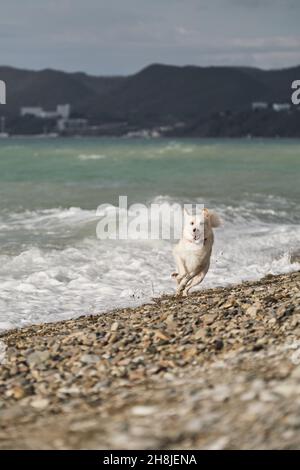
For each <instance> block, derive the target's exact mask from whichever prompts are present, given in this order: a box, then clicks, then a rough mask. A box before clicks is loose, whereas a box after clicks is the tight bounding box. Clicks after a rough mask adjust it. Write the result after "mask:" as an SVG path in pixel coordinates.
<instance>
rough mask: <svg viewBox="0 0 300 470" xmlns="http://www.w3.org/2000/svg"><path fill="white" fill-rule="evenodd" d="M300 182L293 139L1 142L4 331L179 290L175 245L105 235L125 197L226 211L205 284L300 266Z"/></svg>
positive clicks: (0, 311)
mask: <svg viewBox="0 0 300 470" xmlns="http://www.w3.org/2000/svg"><path fill="white" fill-rule="evenodd" d="M299 183H300V140H296V139H295V140H294V139H287V140H285V139H129V138H127V139H126V138H98V139H96V138H65V139H63V138H46V137H44V138H25V137H24V138H21V137H19V138H7V139H4V138H3V139H0V331H1V330H2V331H3V330H7V329H11V328H19V327H23V326H25V325H30V324H36V323H45V322H52V321H59V320H64V319H69V318H75V317H78V316H81V315H88V314H91V315H92V314H96V313H101V312H103V313H104V312H109V311H110V310H112V309H114V308H117V307H122V306H130V305H137V304H141V303H143V302H149V301H151V299H152V298H154V297H158V296H160V295H161V294H171V293H173V292H174V287H175V286H174V282H173V280H172V279H171V277H170V274H171V272H172V271H174V268H175V266H174V261H173V257H172V246H173V243H174V241H172V240H171V241H170V240H145V239H136V240H111V239H106V240H103V239H99V238H98V237H97V234H96V228H97V224H98V222H99V214H98V213H97V208H98V207H99V206H100V205H102V204H111V205H113V206H118V203H119V196H120V195H123V196H127V198H128V205H131V204H133V203H140V204H144V205H146V206H147V207H150V205H151V203H165V204H170V205H171V204H174V203H179V204H184V203H199V204H205V206H206V207H208V208H209V209H211V210H214V211H215V212H216V213H218V214H219V216H220V217H221V219H222V226H221V227H220V228H218V229H216V230H215V245H214V250H213V255H212V263H211V268H210V270H209V272H208V274H207V276H206V278H205V280H204V282H203V283H202V284H201V286H200V287H199V288H200V289H205V288H209V287H215V286H226V285H230V284H234V283H238V282H241V281H244V280H255V279H260V278H262V277H263V276H265V275H266V274H269V273H272V274H277V273H286V272H290V271H293V270H296V269H299V268H300V265H299V263H296V262H295V263H292V262H291V255H292V254H293V253H294V252H297V251H299V249H300V226H299V221H300V214H299V203H300V193H299V187H300V184H299Z"/></svg>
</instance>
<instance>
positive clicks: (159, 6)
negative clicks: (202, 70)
mask: <svg viewBox="0 0 300 470" xmlns="http://www.w3.org/2000/svg"><path fill="white" fill-rule="evenodd" d="M153 62H160V63H168V64H177V65H185V64H195V65H220V64H225V65H251V66H258V67H263V68H280V67H286V66H292V65H299V64H300V0H9V1H5V4H4V2H3V0H2V1H0V63H1V65H13V66H18V67H24V68H28V69H42V68H46V67H51V68H57V69H62V70H67V71H75V70H83V71H86V72H89V73H93V74H101V75H102V74H105V75H108V74H128V73H133V72H136V71H138V70H140V69H141V68H143V67H144V66H146V65H148V64H150V63H153Z"/></svg>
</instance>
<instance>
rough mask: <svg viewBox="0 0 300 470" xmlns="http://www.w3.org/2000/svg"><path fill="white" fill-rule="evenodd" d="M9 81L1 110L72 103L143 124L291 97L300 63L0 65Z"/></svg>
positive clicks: (105, 119)
mask: <svg viewBox="0 0 300 470" xmlns="http://www.w3.org/2000/svg"><path fill="white" fill-rule="evenodd" d="M0 79H2V80H5V81H6V83H7V105H6V106H3V107H2V108H1V114H8V115H10V116H16V115H18V113H19V109H20V107H21V106H37V105H40V106H43V107H45V108H47V109H51V108H55V107H56V105H57V104H59V103H70V104H71V105H72V110H73V112H74V113H75V114H80V115H84V116H86V117H88V118H89V119H91V120H92V121H93V122H96V123H100V124H101V123H109V122H116V121H126V122H128V123H129V124H130V125H135V126H139V127H143V126H144V127H147V126H154V125H160V124H171V125H172V124H174V123H176V122H182V121H184V122H195V121H197V120H199V119H200V120H201V119H202V118H203V117H209V116H211V115H213V114H215V113H218V112H224V111H231V112H236V113H240V112H243V111H245V110H249V108H250V106H251V102H253V101H268V102H290V98H291V83H292V81H293V80H297V79H298V80H299V79H300V66H299V67H294V68H290V69H283V70H271V71H264V70H260V69H255V68H249V67H196V66H186V67H177V66H169V65H159V64H154V65H150V66H149V67H146V68H145V69H143V70H142V71H140V72H138V73H137V74H134V75H131V76H127V77H96V76H90V75H87V74H85V73H79V72H78V73H65V72H60V71H56V70H50V69H49V70H48V69H47V70H42V71H38V72H36V71H29V70H20V69H15V68H12V67H0Z"/></svg>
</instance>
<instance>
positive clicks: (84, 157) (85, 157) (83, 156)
mask: <svg viewBox="0 0 300 470" xmlns="http://www.w3.org/2000/svg"><path fill="white" fill-rule="evenodd" d="M105 158H106V155H97V154H91V155H88V154H80V155H78V160H81V161H83V162H85V161H87V160H104V159H105Z"/></svg>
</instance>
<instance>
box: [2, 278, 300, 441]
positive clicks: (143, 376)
mask: <svg viewBox="0 0 300 470" xmlns="http://www.w3.org/2000/svg"><path fill="white" fill-rule="evenodd" d="M299 286H300V273H299V272H294V273H290V274H283V275H276V276H273V275H269V276H266V277H265V278H263V279H261V280H259V281H255V282H252V281H247V282H243V283H241V284H238V285H235V286H231V287H225V288H223V287H219V288H212V289H207V290H200V291H197V292H195V293H193V294H191V295H190V296H189V297H187V298H180V299H178V298H175V297H173V296H165V297H162V298H160V299H154V301H153V302H151V303H147V304H144V305H141V306H139V307H136V308H122V309H118V310H113V311H111V312H109V313H108V314H107V315H105V314H100V315H94V316H83V317H80V318H77V319H74V320H66V321H61V322H58V323H47V324H43V325H33V326H29V327H25V328H23V329H20V330H11V331H8V332H6V333H2V334H0V340H1V341H2V342H3V343H4V344H5V345H7V351H6V356H5V360H4V361H3V363H2V365H0V397H1V398H0V449H31V448H38V449H83V448H85V449H86V448H97V449H101V448H102V449H118V448H121V449H139V448H141V449H144V448H146V449H154V448H156V449H168V448H169V449H172V448H173V449H176V448H181V449H189V448H201V449H213V448H215V449H229V448H239V449H246V448H252V449H253V448H267V449H272V448H273V449H274V448H281V449H290V448H292V449H295V448H300V437H299V432H298V427H299V425H300V416H299V413H298V410H299V406H300V401H299V396H300V395H299V392H300V308H299V303H300V302H299V299H300V292H299ZM298 352H299V354H298ZM271 409H272V412H270V410H271ZM297 413H298V414H297Z"/></svg>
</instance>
